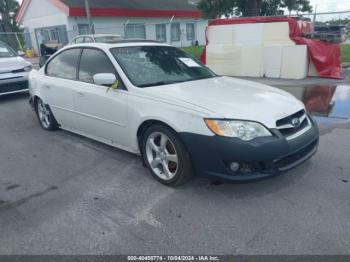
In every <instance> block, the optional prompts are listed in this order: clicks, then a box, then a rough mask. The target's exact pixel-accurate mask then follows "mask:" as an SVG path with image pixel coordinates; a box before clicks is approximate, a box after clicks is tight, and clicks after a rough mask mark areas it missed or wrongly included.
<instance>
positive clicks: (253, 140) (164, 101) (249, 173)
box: [30, 41, 319, 186]
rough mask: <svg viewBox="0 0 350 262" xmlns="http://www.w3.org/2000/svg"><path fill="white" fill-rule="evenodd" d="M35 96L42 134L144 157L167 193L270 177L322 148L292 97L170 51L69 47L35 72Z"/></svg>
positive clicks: (134, 45)
mask: <svg viewBox="0 0 350 262" xmlns="http://www.w3.org/2000/svg"><path fill="white" fill-rule="evenodd" d="M30 95H31V99H30V101H31V104H32V105H33V108H34V109H35V112H36V113H37V115H38V119H39V122H40V124H41V126H42V127H43V128H44V129H46V130H55V129H57V128H62V129H65V130H68V131H71V132H74V133H77V134H80V135H83V136H86V137H88V138H91V139H94V140H98V141H100V142H103V143H106V144H109V145H112V146H115V147H118V148H121V149H124V150H127V151H129V152H132V153H135V154H140V155H141V156H142V159H143V161H144V163H145V165H146V166H147V167H148V168H149V170H150V171H151V173H152V174H153V176H154V177H155V178H156V179H157V180H158V181H160V182H161V183H163V184H166V185H171V186H176V185H180V184H183V183H184V182H186V181H188V180H189V179H190V178H191V177H192V176H193V175H194V174H196V175H198V176H206V177H210V178H212V179H215V180H224V181H251V180H257V179H262V178H266V177H270V176H274V175H277V174H280V173H283V172H285V171H288V170H290V169H292V168H294V167H296V166H298V165H300V164H302V163H303V162H304V161H306V160H308V159H309V158H310V157H311V156H313V155H314V154H315V153H316V151H317V147H318V141H319V132H318V128H317V125H316V124H315V122H314V120H313V119H312V118H311V117H310V116H309V114H308V113H307V112H306V111H305V109H304V106H303V104H302V103H301V102H300V101H298V100H297V99H296V98H294V97H293V96H291V95H290V94H288V93H286V92H284V91H281V90H278V89H275V88H272V87H269V86H265V85H261V84H257V83H253V82H248V81H244V80H238V79H234V78H228V77H220V76H217V75H216V74H214V73H213V72H212V71H211V70H209V69H208V68H207V67H205V66H203V65H202V64H200V62H198V61H197V60H195V59H194V58H192V57H191V56H190V55H188V54H187V53H185V52H184V51H182V50H180V49H177V48H174V47H171V46H168V45H165V44H157V43H151V42H146V41H145V42H142V43H141V42H139V41H137V42H129V43H126V42H125V41H124V42H122V43H119V44H97V43H95V44H81V45H74V46H69V47H66V48H64V49H62V50H60V51H59V52H57V53H56V54H55V55H54V56H53V57H52V58H51V59H50V60H49V61H48V62H47V63H46V65H45V66H44V67H43V68H42V69H41V70H40V71H34V72H32V73H31V75H30Z"/></svg>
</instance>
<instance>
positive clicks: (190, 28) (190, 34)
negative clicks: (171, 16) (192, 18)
mask: <svg viewBox="0 0 350 262" xmlns="http://www.w3.org/2000/svg"><path fill="white" fill-rule="evenodd" d="M186 36H187V40H194V38H195V32H194V24H186Z"/></svg>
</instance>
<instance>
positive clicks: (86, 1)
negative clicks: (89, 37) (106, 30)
mask: <svg viewBox="0 0 350 262" xmlns="http://www.w3.org/2000/svg"><path fill="white" fill-rule="evenodd" d="M85 11H86V17H87V20H88V24H89V32H90V33H91V34H93V35H94V34H95V28H94V26H93V24H92V22H91V12H90V4H89V0H85Z"/></svg>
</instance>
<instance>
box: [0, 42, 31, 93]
mask: <svg viewBox="0 0 350 262" xmlns="http://www.w3.org/2000/svg"><path fill="white" fill-rule="evenodd" d="M31 70H32V65H31V63H29V62H27V61H26V60H24V59H23V58H22V57H20V56H19V54H18V53H17V52H16V51H14V50H13V49H12V48H11V47H10V46H8V45H7V44H5V43H3V42H0V95H7V94H12V93H19V92H27V91H28V74H29V72H30V71H31Z"/></svg>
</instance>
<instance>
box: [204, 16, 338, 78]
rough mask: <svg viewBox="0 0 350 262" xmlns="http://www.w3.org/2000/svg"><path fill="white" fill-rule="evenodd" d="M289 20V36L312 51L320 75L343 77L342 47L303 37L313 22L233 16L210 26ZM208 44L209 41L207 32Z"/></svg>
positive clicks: (310, 28)
mask: <svg viewBox="0 0 350 262" xmlns="http://www.w3.org/2000/svg"><path fill="white" fill-rule="evenodd" d="M275 22H288V24H289V36H290V38H291V39H292V40H293V41H294V42H295V43H296V44H297V45H307V46H308V48H309V50H310V52H309V54H310V59H311V61H312V62H313V64H314V65H315V67H316V70H317V71H318V73H319V75H320V76H322V77H330V78H336V79H342V78H343V70H342V65H341V53H340V47H339V46H338V45H336V44H331V43H327V42H323V41H320V40H312V39H308V38H304V37H302V35H303V33H304V32H311V31H312V24H311V22H307V21H297V20H296V19H293V18H290V17H249V18H231V19H215V20H212V21H210V22H209V24H208V27H210V26H216V25H233V24H254V23H275ZM207 29H208V28H207ZM206 41H207V45H208V43H209V41H208V37H207V33H206ZM201 61H202V63H204V64H205V63H206V48H205V49H204V50H203V53H202V55H201Z"/></svg>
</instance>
